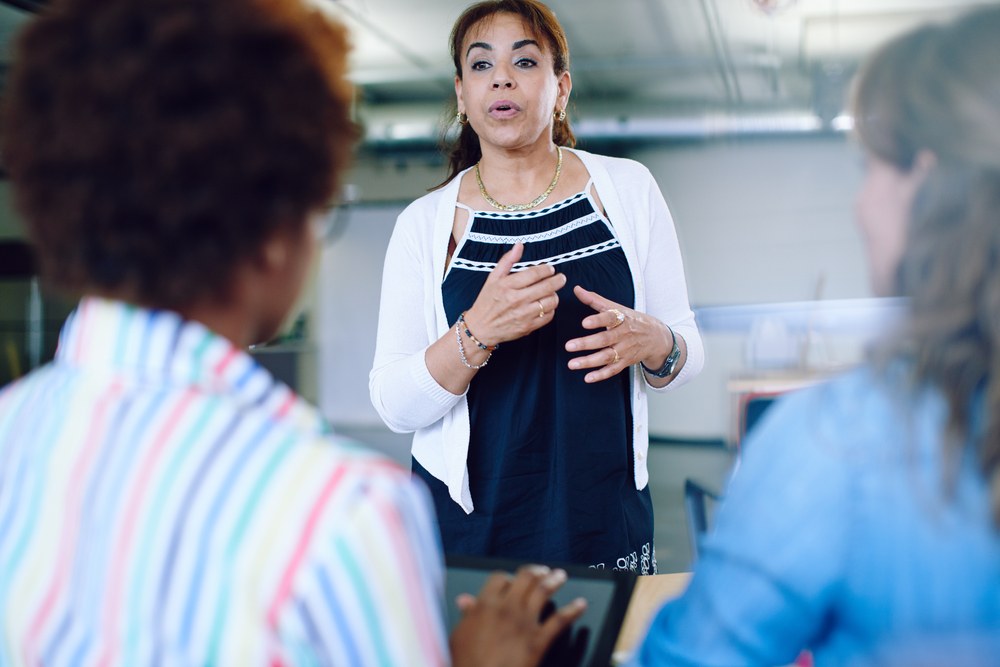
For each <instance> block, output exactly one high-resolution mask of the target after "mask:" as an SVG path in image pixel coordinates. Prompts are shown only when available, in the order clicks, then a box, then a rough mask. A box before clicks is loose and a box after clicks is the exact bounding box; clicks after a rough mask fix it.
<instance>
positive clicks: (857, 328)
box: [0, 0, 994, 572]
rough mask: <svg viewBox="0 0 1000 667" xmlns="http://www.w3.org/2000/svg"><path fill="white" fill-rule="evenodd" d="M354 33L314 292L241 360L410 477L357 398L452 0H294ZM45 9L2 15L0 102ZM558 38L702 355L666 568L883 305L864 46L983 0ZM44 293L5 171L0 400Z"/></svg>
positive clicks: (428, 122)
mask: <svg viewBox="0 0 1000 667" xmlns="http://www.w3.org/2000/svg"><path fill="white" fill-rule="evenodd" d="M312 2H313V3H314V4H316V5H317V6H319V7H321V8H323V9H324V10H325V11H329V12H330V13H331V14H333V15H335V16H337V17H339V18H340V19H341V20H342V21H343V22H344V23H346V24H347V25H348V26H349V27H350V28H351V31H352V35H353V42H354V52H353V56H352V71H353V74H352V79H353V80H354V82H355V83H356V85H357V93H356V94H357V97H356V117H357V120H358V122H359V123H360V124H361V126H362V130H363V141H362V143H361V145H360V147H359V150H358V154H357V159H356V162H355V165H354V168H353V169H352V170H351V172H350V173H349V174H348V176H347V178H346V185H345V187H344V188H343V192H342V196H341V201H340V203H339V205H338V206H336V207H334V208H333V209H331V211H330V213H329V215H330V216H331V231H330V234H329V236H328V238H327V239H326V241H325V246H324V251H323V253H322V258H321V266H320V270H319V281H318V283H317V285H316V286H315V288H314V291H313V293H312V294H311V295H310V298H309V300H308V304H309V305H308V307H307V309H306V312H305V313H304V314H303V316H302V317H301V318H300V320H299V321H298V322H297V326H295V327H294V328H293V330H292V332H291V334H290V335H289V336H288V337H287V338H285V339H284V340H282V341H279V342H278V343H277V344H274V345H270V346H267V347H264V348H261V349H257V350H255V351H254V354H255V355H256V356H257V358H258V359H259V360H260V361H261V362H262V363H263V364H265V365H266V366H268V367H269V368H271V369H272V370H273V371H274V372H275V373H276V374H277V375H278V376H279V377H281V378H282V379H285V380H286V381H287V382H289V383H290V384H291V385H293V386H294V387H295V388H296V389H297V390H298V391H299V392H300V393H302V394H303V395H304V396H305V397H307V398H308V399H310V400H312V401H314V402H316V403H318V404H319V406H320V407H321V409H322V410H323V412H324V413H325V414H326V416H327V417H328V418H329V419H330V420H331V421H332V422H333V424H334V425H335V427H336V428H337V429H338V430H339V431H341V432H342V433H346V434H348V435H350V436H352V437H354V438H356V439H358V440H361V441H364V442H367V443H369V444H371V445H372V446H375V447H377V448H379V449H382V450H383V451H385V452H386V453H388V454H389V455H390V456H393V457H394V458H396V459H397V460H399V461H400V462H401V463H403V464H404V465H409V441H410V437H409V436H407V435H403V436H400V435H397V434H392V433H390V432H389V431H388V430H387V429H386V428H385V427H384V426H383V425H382V423H381V421H380V420H379V417H378V415H377V414H376V412H375V410H374V408H372V406H371V404H370V402H369V399H368V372H369V370H370V368H371V360H372V357H373V355H374V349H375V328H376V323H377V319H378V305H379V291H380V282H381V274H382V260H383V256H384V252H385V247H386V244H387V243H388V239H389V235H390V234H391V232H392V227H393V225H394V223H395V219H396V216H397V215H398V214H399V212H400V211H401V210H402V209H403V208H404V207H405V206H406V205H407V204H408V203H409V202H411V201H412V200H414V199H415V198H417V197H419V196H421V195H422V194H424V193H425V192H427V190H428V188H431V187H433V186H434V185H436V184H438V183H440V182H441V181H442V180H443V178H444V176H445V171H444V157H443V154H442V152H441V150H440V148H439V146H440V142H441V139H442V137H443V136H445V135H446V134H447V133H448V132H450V131H454V130H455V127H451V126H449V123H451V122H452V120H453V116H454V109H453V104H454V68H453V65H452V64H451V61H450V56H449V54H448V35H449V31H450V29H451V26H452V23H453V22H454V21H455V19H456V18H457V17H458V15H459V14H460V13H461V11H462V10H463V9H464V8H465V7H466V6H467V4H469V3H468V2H465V1H464V0H462V1H457V0H420V1H418V2H414V1H408V2H402V1H401V0H312ZM46 4H47V2H45V1H43V0H0V90H2V81H3V73H4V72H5V71H6V68H7V67H8V66H9V62H10V44H11V41H12V39H13V38H14V36H15V35H16V33H17V30H18V29H19V27H20V26H21V25H23V24H24V23H25V22H26V21H28V20H30V18H31V16H32V15H33V13H34V12H37V11H44V6H45V5H46ZM548 4H549V6H550V7H551V8H552V9H553V10H554V11H555V12H556V14H557V16H558V18H559V20H560V22H561V23H562V25H563V27H564V28H565V30H566V33H567V37H568V40H569V47H570V54H571V60H570V72H571V74H572V77H573V94H572V98H571V104H570V108H569V113H570V120H571V122H572V124H573V129H574V132H575V133H576V136H577V137H578V139H579V140H580V143H579V144H578V147H579V148H583V149H585V150H590V151H594V152H599V153H604V154H608V155H615V156H620V157H627V158H631V159H634V160H638V161H639V162H642V163H643V164H645V165H646V166H647V167H648V168H649V169H650V170H651V171H652V173H653V175H654V177H655V178H656V180H657V182H658V183H659V186H660V189H661V190H662V192H663V194H664V196H665V197H666V199H667V202H668V204H669V205H670V208H671V211H672V212H673V215H674V220H675V224H676V228H677V234H678V237H679V239H680V244H681V249H682V252H683V255H684V263H685V271H686V274H687V280H688V291H689V295H690V299H691V304H692V306H693V307H694V308H695V311H696V315H697V318H698V323H699V326H700V328H701V331H702V335H703V337H704V340H705V345H706V356H707V362H706V365H705V369H704V371H703V372H702V373H701V375H700V376H699V377H698V378H696V379H695V380H693V381H692V382H690V383H689V384H688V385H686V386H684V387H682V388H680V389H678V390H676V391H672V392H669V393H666V394H657V395H654V396H652V397H651V399H650V424H649V431H650V434H651V436H652V442H653V444H654V445H655V446H654V447H652V448H651V452H650V457H649V465H650V484H651V488H652V494H653V500H654V504H655V507H656V509H655V512H656V522H657V523H656V546H657V547H658V549H657V554H656V555H657V558H658V560H659V566H660V571H661V572H673V571H680V570H683V569H686V568H687V567H688V565H689V560H690V549H689V543H688V537H687V533H686V523H685V509H684V491H683V488H684V482H685V480H686V479H692V480H695V481H697V482H699V483H700V484H701V485H703V486H705V487H706V488H708V489H710V490H720V489H722V488H723V487H724V480H725V476H726V475H727V472H728V471H729V470H730V469H731V466H732V465H733V462H734V460H736V458H737V455H738V451H739V445H740V441H741V437H742V434H743V433H744V432H745V431H746V429H747V428H749V427H750V426H752V424H753V422H754V421H755V420H756V419H757V418H758V416H759V414H761V413H762V412H763V410H764V409H766V406H767V405H768V404H769V402H770V400H771V399H772V397H773V396H775V395H778V394H780V393H782V392H785V391H788V390H794V389H795V388H798V387H801V386H805V385H808V384H811V383H814V382H817V381H821V380H822V379H824V378H826V377H829V375H830V374H832V373H836V372H840V371H842V370H844V369H846V368H849V367H850V366H852V365H854V364H856V363H858V362H859V361H861V360H862V359H863V358H864V354H865V349H866V346H867V344H868V343H869V342H870V341H871V340H872V339H873V338H874V337H875V336H877V335H878V334H879V333H880V332H881V331H884V330H886V328H887V327H891V326H892V323H893V321H895V320H896V319H897V318H898V317H899V314H900V312H901V304H900V303H898V302H897V301H895V300H892V299H874V298H872V295H871V292H870V288H869V284H868V273H867V266H866V260H865V254H864V248H863V246H862V241H861V237H860V234H859V232H858V230H857V229H856V227H855V222H854V216H853V212H852V206H853V199H854V195H855V193H856V191H857V189H858V186H859V185H860V182H861V179H862V175H863V164H862V156H861V154H860V152H859V150H858V149H857V148H856V147H855V145H854V144H853V143H852V141H851V138H850V129H851V126H852V121H851V119H850V118H849V116H848V115H847V114H846V112H845V104H844V101H845V95H846V93H847V91H848V89H849V86H850V82H851V78H852V76H853V75H854V73H855V72H856V70H857V68H858V66H859V64H860V63H861V62H862V61H863V59H864V58H865V56H866V55H868V54H869V53H870V52H871V51H872V50H873V49H874V48H875V47H876V46H877V45H878V44H880V43H881V42H883V41H885V40H886V39H888V38H890V37H892V36H894V35H896V34H898V33H900V32H902V31H905V30H907V29H909V28H911V27H913V26H914V25H917V24H919V23H923V22H926V21H945V20H948V19H949V18H951V17H953V16H955V15H956V14H958V13H960V12H962V11H963V10H966V9H969V8H971V7H972V6H977V5H982V4H994V3H984V2H968V1H963V0H618V1H617V2H607V1H606V0H550V1H549V2H548ZM72 305H73V304H67V303H65V302H62V301H60V300H59V299H57V298H54V297H53V296H51V295H49V294H47V293H46V290H45V286H44V285H40V284H39V282H38V280H37V278H36V277H35V271H34V263H33V259H32V257H31V252H30V249H29V248H28V246H27V245H26V244H25V243H24V234H23V231H22V228H21V225H20V223H19V221H18V217H17V214H16V212H15V211H14V209H13V207H12V203H11V195H10V189H9V184H8V183H7V181H6V179H4V178H0V385H3V384H5V383H7V382H9V381H10V380H12V379H14V378H16V377H18V376H20V375H21V374H23V373H25V372H27V371H28V370H30V369H31V368H33V367H35V366H37V365H38V364H40V363H44V362H45V361H47V360H48V359H51V357H52V354H53V352H54V349H55V343H56V338H57V336H58V331H59V328H60V326H61V324H62V321H63V320H64V319H65V317H66V315H67V314H68V312H69V311H70V309H71V308H72Z"/></svg>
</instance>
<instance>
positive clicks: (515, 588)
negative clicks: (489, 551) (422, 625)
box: [450, 565, 587, 667]
mask: <svg viewBox="0 0 1000 667" xmlns="http://www.w3.org/2000/svg"><path fill="white" fill-rule="evenodd" d="M565 582H566V572H565V570H561V569H555V570H552V569H550V568H548V567H545V566H543V565H526V566H523V567H521V568H519V569H518V571H517V574H516V575H514V576H511V575H510V574H507V573H506V572H495V573H493V574H492V575H490V577H489V578H488V579H487V580H486V583H485V584H483V587H482V589H481V590H480V592H479V596H478V597H474V596H472V595H471V594H468V593H462V594H461V595H459V596H457V598H456V600H455V603H456V605H457V606H458V608H459V610H460V612H461V620H460V621H459V622H458V624H457V625H456V626H455V628H454V630H453V631H452V633H451V641H450V643H451V653H452V660H453V661H454V665H455V666H456V667H464V666H465V665H470V666H476V667H486V666H496V667H531V666H533V665H537V664H539V662H540V661H541V660H542V658H543V657H544V656H545V654H546V651H547V649H548V648H549V646H550V645H551V644H552V643H553V641H554V640H555V639H556V638H557V637H560V636H561V634H563V632H564V631H565V630H568V629H569V627H570V626H571V625H572V623H573V621H575V620H576V619H578V618H579V617H580V616H581V615H582V614H583V612H584V611H585V610H586V608H587V603H586V601H585V600H584V599H583V598H576V599H574V600H573V601H571V602H570V603H569V604H567V605H565V606H563V607H562V608H560V609H555V605H554V604H552V603H551V601H550V598H551V596H552V594H553V593H554V592H555V591H556V590H557V589H558V588H559V587H560V586H562V585H563V584H564V583H565ZM545 612H548V613H545ZM566 635H567V636H568V633H566Z"/></svg>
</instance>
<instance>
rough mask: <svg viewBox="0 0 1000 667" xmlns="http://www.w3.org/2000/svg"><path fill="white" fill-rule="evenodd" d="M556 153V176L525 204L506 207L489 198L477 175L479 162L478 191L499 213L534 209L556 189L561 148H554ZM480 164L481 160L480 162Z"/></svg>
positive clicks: (560, 169)
mask: <svg viewBox="0 0 1000 667" xmlns="http://www.w3.org/2000/svg"><path fill="white" fill-rule="evenodd" d="M556 153H557V154H558V155H559V162H557V163H556V175H555V177H554V178H553V179H552V182H551V183H549V187H548V189H547V190H546V191H545V192H543V193H542V194H540V195H538V197H536V198H535V199H534V200H532V201H530V202H528V203H527V204H512V205H510V206H507V205H506V204H501V203H500V202H498V201H497V200H496V199H494V198H493V197H491V196H490V195H489V193H488V192H486V186H485V185H483V178H482V176H480V175H479V162H477V163H476V182H477V183H479V191H480V192H482V193H483V197H484V198H485V199H486V201H488V202H489V203H490V204H491V205H492V206H493V208H498V209H500V210H501V211H523V210H524V209H526V208H535V207H536V206H538V205H539V204H541V203H542V202H543V201H545V198H546V197H548V196H549V194H551V192H552V190H553V189H554V188H555V187H556V183H558V182H559V174H560V173H561V172H562V148H561V147H559V146H556ZM480 162H482V160H480Z"/></svg>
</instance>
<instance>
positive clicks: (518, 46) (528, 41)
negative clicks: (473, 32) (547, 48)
mask: <svg viewBox="0 0 1000 667" xmlns="http://www.w3.org/2000/svg"><path fill="white" fill-rule="evenodd" d="M532 44H534V45H535V46H536V47H538V48H539V49H541V48H542V47H541V46H539V44H538V42H536V41H535V40H533V39H522V40H521V41H519V42H514V46H513V47H512V48H511V51H517V50H518V49H523V48H524V47H526V46H529V45H532ZM476 47H479V48H480V49H486V50H487V51H492V50H493V47H492V46H490V45H489V44H487V43H486V42H473V43H472V44H469V48H468V49H466V51H465V57H466V58H468V57H469V54H470V53H471V52H472V49H474V48H476Z"/></svg>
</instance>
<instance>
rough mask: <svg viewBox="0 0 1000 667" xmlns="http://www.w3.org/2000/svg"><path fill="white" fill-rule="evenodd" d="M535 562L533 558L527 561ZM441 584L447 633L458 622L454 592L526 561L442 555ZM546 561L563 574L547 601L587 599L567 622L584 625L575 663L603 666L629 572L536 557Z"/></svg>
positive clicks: (629, 585) (624, 604)
mask: <svg viewBox="0 0 1000 667" xmlns="http://www.w3.org/2000/svg"><path fill="white" fill-rule="evenodd" d="M533 562H536V563H537V561H533ZM445 564H446V565H447V568H448V570H447V584H446V597H445V600H446V602H447V606H448V631H449V633H450V632H451V630H452V629H453V628H454V627H455V625H456V624H457V623H458V621H459V619H460V618H461V614H460V613H459V611H458V607H457V606H456V605H455V598H456V597H457V596H458V595H459V594H461V593H470V594H472V595H476V594H478V593H479V589H480V588H482V586H483V584H484V583H485V582H486V579H487V578H488V577H489V576H490V574H492V573H493V572H496V571H498V570H503V571H505V572H514V571H515V570H517V568H519V567H521V566H522V565H527V564H528V562H527V561H516V560H501V559H495V558H474V557H469V556H445ZM542 564H543V565H548V566H549V567H552V568H556V567H560V568H562V569H564V570H566V575H567V580H566V583H564V584H563V585H562V588H560V589H559V590H558V591H556V594H555V595H554V596H553V601H554V602H555V603H556V604H557V605H558V606H560V607H562V606H563V605H565V604H568V603H569V602H571V601H572V600H574V599H576V598H578V597H582V598H584V599H585V600H587V611H586V612H584V614H583V616H582V617H580V619H578V620H577V622H576V623H574V624H573V628H572V632H573V634H574V636H579V635H577V634H576V633H579V632H580V631H581V630H586V648H585V649H584V651H583V659H582V661H581V662H580V663H579V664H580V665H584V666H585V667H608V665H609V664H610V663H611V654H612V652H613V651H614V649H615V642H616V641H617V640H618V633H619V631H620V630H621V626H622V621H624V620H625V612H626V610H627V609H628V603H629V599H630V598H631V597H632V589H633V588H634V587H635V578H636V575H635V573H634V572H629V571H621V570H598V569H594V568H589V567H585V566H582V565H564V564H561V563H542Z"/></svg>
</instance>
